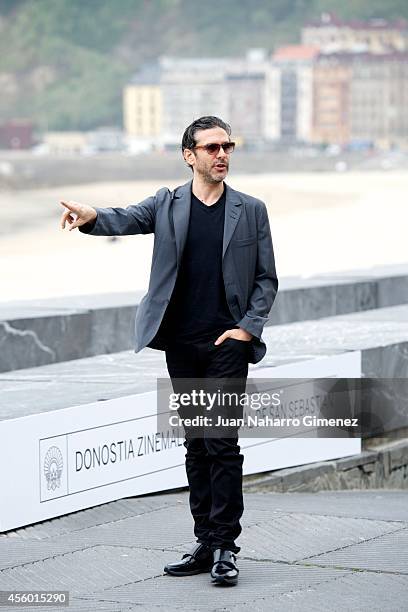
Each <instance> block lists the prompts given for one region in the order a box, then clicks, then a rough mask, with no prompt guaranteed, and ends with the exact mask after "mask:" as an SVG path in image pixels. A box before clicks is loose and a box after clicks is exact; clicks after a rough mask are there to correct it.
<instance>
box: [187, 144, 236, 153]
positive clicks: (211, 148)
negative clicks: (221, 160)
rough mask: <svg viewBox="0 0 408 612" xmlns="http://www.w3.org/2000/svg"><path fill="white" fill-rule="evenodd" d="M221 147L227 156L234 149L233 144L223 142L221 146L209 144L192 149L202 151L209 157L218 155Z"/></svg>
mask: <svg viewBox="0 0 408 612" xmlns="http://www.w3.org/2000/svg"><path fill="white" fill-rule="evenodd" d="M221 147H222V149H223V151H224V153H226V154H227V155H228V154H229V153H232V152H233V150H234V149H235V142H223V143H221V144H218V142H210V143H209V144H206V145H196V146H195V147H194V149H204V150H205V151H207V153H209V154H210V155H218V153H219V151H220V149H221Z"/></svg>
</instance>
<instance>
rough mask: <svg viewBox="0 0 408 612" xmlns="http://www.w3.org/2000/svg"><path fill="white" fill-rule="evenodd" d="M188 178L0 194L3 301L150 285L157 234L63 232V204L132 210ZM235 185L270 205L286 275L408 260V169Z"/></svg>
mask: <svg viewBox="0 0 408 612" xmlns="http://www.w3.org/2000/svg"><path fill="white" fill-rule="evenodd" d="M183 182H185V179H181V180H180V181H160V180H157V181H137V182H121V183H115V182H110V183H97V184H82V185H69V186H66V187H58V188H52V189H51V188H50V189H33V190H26V191H1V192H0V225H1V230H0V260H1V293H0V300H1V301H2V302H4V301H10V300H24V299H39V298H48V297H54V296H59V297H60V296H66V295H80V294H90V293H106V292H120V291H135V290H144V289H146V288H147V284H148V278H149V272H150V259H151V252H152V244H153V236H126V237H121V238H120V239H117V240H115V241H112V240H110V239H109V238H106V237H94V236H85V235H83V234H80V233H79V232H78V231H77V230H74V231H72V232H69V231H68V230H65V231H63V230H61V229H60V227H59V218H60V215H61V212H62V206H61V205H60V204H59V201H60V200H61V199H70V200H76V201H79V202H84V203H88V204H91V205H94V206H122V207H125V206H127V205H129V204H134V203H137V202H140V201H141V200H142V199H143V198H145V197H147V196H148V195H151V194H153V193H155V191H156V190H157V189H159V188H160V187H162V186H164V185H167V186H169V187H170V188H172V187H175V186H176V185H179V184H182V183H183ZM227 183H228V184H230V185H231V187H234V188H235V189H238V190H240V191H243V192H246V193H249V194H251V195H253V196H256V197H258V198H261V199H262V200H263V201H265V202H266V204H267V206H268V213H269V219H270V224H271V229H272V236H273V241H274V247H275V256H276V265H277V271H278V276H279V277H281V278H282V277H286V276H292V275H296V276H298V275H300V276H304V277H308V276H313V275H315V274H321V273H330V272H339V271H344V272H351V271H353V270H356V269H361V268H370V267H372V266H376V265H388V264H399V263H406V262H407V261H408V248H407V241H406V229H405V228H406V227H407V226H408V209H407V205H406V198H407V193H408V175H407V173H405V172H401V171H389V172H386V171H385V172H380V171H379V172H344V173H335V172H333V173H281V174H256V175H231V176H230V177H229V179H228V180H227Z"/></svg>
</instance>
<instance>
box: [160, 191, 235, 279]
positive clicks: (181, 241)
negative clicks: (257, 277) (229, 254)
mask: <svg viewBox="0 0 408 612" xmlns="http://www.w3.org/2000/svg"><path fill="white" fill-rule="evenodd" d="M192 183H193V181H192V180H191V181H188V183H185V184H184V185H181V186H180V187H177V188H176V189H175V190H174V192H173V207H172V208H173V223H174V234H175V239H176V248H177V267H179V265H180V262H181V257H182V254H183V249H184V245H185V243H186V238H187V232H188V223H189V220H190V211H191V187H192ZM224 188H225V190H226V193H225V221H224V236H223V246H222V256H223V257H224V255H225V252H226V250H227V247H228V245H229V243H230V241H231V238H232V236H233V233H234V231H235V228H236V226H237V223H238V220H239V218H240V216H241V212H242V207H241V205H242V199H241V195H240V193H239V192H238V191H236V190H235V189H232V187H230V186H229V185H227V184H226V183H225V182H224Z"/></svg>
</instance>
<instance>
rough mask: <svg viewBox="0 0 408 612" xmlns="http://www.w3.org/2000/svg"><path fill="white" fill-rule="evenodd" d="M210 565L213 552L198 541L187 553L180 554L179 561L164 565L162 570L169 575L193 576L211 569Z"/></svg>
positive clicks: (211, 564)
mask: <svg viewBox="0 0 408 612" xmlns="http://www.w3.org/2000/svg"><path fill="white" fill-rule="evenodd" d="M212 566H213V553H212V551H211V548H209V547H208V546H206V544H200V543H199V542H198V543H197V544H195V546H193V548H192V549H191V551H190V552H189V553H185V554H184V555H183V556H182V558H181V561H176V562H175V563H168V564H167V565H166V566H165V567H164V571H165V572H166V574H170V575H171V576H193V575H194V574H201V573H202V572H209V571H211V568H212Z"/></svg>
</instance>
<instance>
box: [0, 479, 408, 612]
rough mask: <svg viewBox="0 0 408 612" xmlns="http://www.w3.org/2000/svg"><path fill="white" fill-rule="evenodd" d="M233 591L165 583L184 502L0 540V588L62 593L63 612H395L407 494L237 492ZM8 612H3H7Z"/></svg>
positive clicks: (403, 598)
mask: <svg viewBox="0 0 408 612" xmlns="http://www.w3.org/2000/svg"><path fill="white" fill-rule="evenodd" d="M244 499H245V511H244V516H243V521H242V524H243V532H242V534H241V536H240V538H239V539H238V541H237V543H238V544H239V545H240V546H241V552H240V553H239V555H238V566H239V569H240V579H239V583H238V585H237V586H235V587H226V588H225V587H215V586H213V585H212V584H211V582H210V577H209V574H199V575H197V576H189V577H185V578H175V577H172V576H168V575H166V574H164V572H163V566H164V565H165V563H166V562H168V561H172V560H177V559H179V558H181V555H182V553H183V552H185V551H187V550H189V547H190V546H191V545H192V544H193V543H194V541H195V540H194V537H193V531H192V519H191V516H190V513H189V509H188V492H187V491H186V490H179V491H176V492H173V493H169V494H158V495H149V496H145V497H139V498H130V499H123V500H119V501H115V502H112V503H109V504H105V505H103V506H99V507H95V508H91V509H88V510H84V511H81V512H76V513H73V514H70V515H67V516H63V517H60V518H56V519H53V520H50V521H45V522H43V523H39V524H36V525H34V526H32V527H26V528H22V529H18V530H16V531H12V532H8V533H5V534H2V535H0V590H6V589H7V590H8V589H16V590H18V589H20V590H25V591H27V590H31V589H32V590H50V589H54V590H59V589H61V590H68V591H69V592H70V606H69V608H61V607H60V608H57V607H47V608H45V607H35V608H33V607H31V608H28V607H19V608H15V609H18V610H20V612H29V611H30V610H34V609H35V610H38V611H42V610H50V609H51V610H63V609H68V610H70V612H77V611H78V612H79V611H80V612H92V611H95V612H96V611H106V612H125V611H126V612H142V611H143V612H144V611H146V612H154V611H156V610H157V612H160V611H161V610H163V611H164V610H179V611H182V610H188V611H189V612H192V611H195V610H197V611H206V612H209V611H214V612H215V611H217V612H220V611H230V610H231V611H232V610H234V612H235V611H237V612H261V611H262V612H263V611H265V612H271V611H272V610H276V611H277V612H312V611H313V612H315V611H316V612H317V611H319V612H320V611H321V612H330V611H332V612H349V611H350V610H356V611H357V610H358V612H365V611H367V612H375V611H378V612H384V611H385V610H386V611H387V612H397V611H399V612H403V611H404V610H406V609H407V607H406V602H407V596H408V491H402V490H399V491H398V490H383V489H381V490H366V491H357V490H354V491H320V492H317V493H268V492H259V493H249V492H247V493H245V497H244ZM6 609H7V610H8V611H9V610H12V609H14V608H11V607H10V608H6Z"/></svg>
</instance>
